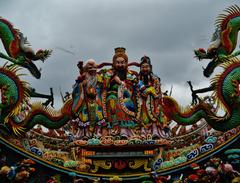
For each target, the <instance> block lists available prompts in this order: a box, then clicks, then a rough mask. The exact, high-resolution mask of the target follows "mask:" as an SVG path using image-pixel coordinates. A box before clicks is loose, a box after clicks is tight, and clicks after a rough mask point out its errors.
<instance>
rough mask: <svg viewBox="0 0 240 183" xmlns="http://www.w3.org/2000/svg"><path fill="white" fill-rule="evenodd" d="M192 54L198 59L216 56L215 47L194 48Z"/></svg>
mask: <svg viewBox="0 0 240 183" xmlns="http://www.w3.org/2000/svg"><path fill="white" fill-rule="evenodd" d="M194 54H195V57H196V58H198V60H203V59H213V58H215V57H216V56H217V52H216V49H208V50H207V51H206V50H205V49H204V48H199V49H197V50H194Z"/></svg>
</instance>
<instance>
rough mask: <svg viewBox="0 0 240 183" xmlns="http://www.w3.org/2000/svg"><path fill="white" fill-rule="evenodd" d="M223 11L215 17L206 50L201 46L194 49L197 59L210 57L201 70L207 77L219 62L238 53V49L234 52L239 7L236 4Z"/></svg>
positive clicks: (239, 27) (239, 15)
mask: <svg viewBox="0 0 240 183" xmlns="http://www.w3.org/2000/svg"><path fill="white" fill-rule="evenodd" d="M224 11H225V12H227V14H220V15H219V17H218V18H217V20H216V30H215V32H214V34H213V36H212V40H211V41H212V42H211V44H210V46H209V47H208V49H207V51H205V49H203V48H199V49H198V50H194V52H195V56H196V57H197V58H198V59H199V60H202V59H211V62H210V63H209V64H208V65H207V67H206V68H205V69H204V72H203V74H204V76H206V77H209V76H210V75H211V74H212V73H213V71H214V69H215V68H216V67H217V66H218V65H219V64H221V63H223V62H226V61H227V60H226V58H231V57H235V56H237V55H239V54H240V51H239V50H237V51H235V52H234V50H235V48H236V45H237V38H238V31H239V29H240V8H239V7H238V6H237V5H233V6H231V7H229V8H227V9H225V10H224Z"/></svg>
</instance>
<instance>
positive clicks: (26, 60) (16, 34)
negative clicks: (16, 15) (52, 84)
mask: <svg viewBox="0 0 240 183" xmlns="http://www.w3.org/2000/svg"><path fill="white" fill-rule="evenodd" d="M0 38H1V40H2V43H3V46H4V48H5V50H6V52H7V54H8V55H6V54H4V53H2V52H0V57H1V58H4V59H6V60H8V61H10V62H12V63H13V64H14V65H19V66H21V67H24V68H26V69H28V70H29V71H30V72H31V74H32V75H33V76H34V77H35V78H37V79H39V78H40V77H41V73H40V70H39V69H38V68H37V66H36V65H35V64H34V63H33V61H36V60H42V61H44V60H45V59H46V58H48V57H49V56H50V54H51V52H52V50H47V49H46V50H41V49H40V50H38V51H37V52H36V53H34V51H33V50H32V48H30V47H29V42H28V41H27V38H26V37H24V36H23V34H22V33H21V32H20V31H19V30H18V29H15V28H14V27H13V25H12V24H11V23H10V22H9V21H7V20H6V19H3V18H1V17H0Z"/></svg>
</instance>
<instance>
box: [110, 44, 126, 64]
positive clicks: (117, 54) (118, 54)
mask: <svg viewBox="0 0 240 183" xmlns="http://www.w3.org/2000/svg"><path fill="white" fill-rule="evenodd" d="M125 51H126V49H125V48H123V47H117V48H115V54H114V56H113V63H114V62H115V61H116V59H117V58H118V57H122V58H124V59H125V60H126V61H128V56H127V55H126V53H125Z"/></svg>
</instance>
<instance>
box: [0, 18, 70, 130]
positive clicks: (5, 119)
mask: <svg viewBox="0 0 240 183" xmlns="http://www.w3.org/2000/svg"><path fill="white" fill-rule="evenodd" d="M0 38H1V40H2V43H3V45H4V48H5V50H6V52H7V55H6V54H4V53H2V52H0V57H1V58H3V59H6V60H8V61H10V62H11V63H12V64H10V65H7V64H5V65H4V66H3V67H2V68H0V99H1V101H0V130H4V131H5V132H6V131H7V133H12V132H14V133H15V134H17V135H19V134H21V133H22V132H24V131H27V130H29V129H31V128H33V127H34V125H36V124H42V125H44V126H45V127H47V128H59V127H61V126H62V125H64V124H65V123H66V122H67V121H68V120H69V119H70V116H71V112H69V111H71V110H70V109H71V107H69V106H71V101H67V102H66V103H65V105H64V106H63V108H62V109H61V111H60V112H59V113H56V112H53V111H51V110H50V109H49V108H47V107H45V106H43V105H40V104H39V105H35V106H31V111H28V114H27V113H26V109H25V106H26V105H27V104H28V100H29V97H42V98H48V101H46V102H47V104H46V105H48V103H50V102H51V101H52V100H53V94H52V90H51V95H43V94H39V93H36V92H35V90H34V89H32V88H30V87H28V86H27V83H26V82H24V81H21V80H20V79H19V75H20V74H19V75H18V74H17V71H18V70H19V69H21V67H23V68H26V69H28V70H29V71H30V72H31V74H32V75H33V76H34V77H35V78H37V79H39V78H40V77H41V73H40V70H39V69H38V68H37V66H36V65H35V64H34V63H33V61H36V60H42V61H44V60H45V59H46V58H48V57H49V56H50V54H51V52H52V51H51V50H39V51H37V52H36V53H34V51H33V50H32V49H31V48H30V47H29V46H27V45H28V44H29V43H28V41H27V39H26V38H25V37H24V36H23V34H22V33H21V32H20V31H19V30H17V29H15V28H14V27H13V25H12V24H11V23H10V22H9V21H7V20H6V19H3V18H1V17H0ZM21 112H22V113H23V112H25V116H24V119H21V120H20V119H19V118H18V115H19V114H20V113H21Z"/></svg>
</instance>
